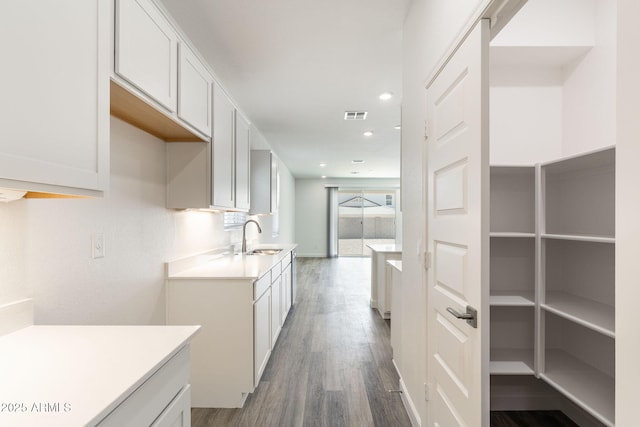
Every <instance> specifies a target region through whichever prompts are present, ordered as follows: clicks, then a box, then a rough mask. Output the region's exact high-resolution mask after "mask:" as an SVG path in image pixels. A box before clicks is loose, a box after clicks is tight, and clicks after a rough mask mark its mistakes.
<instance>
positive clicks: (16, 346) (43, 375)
mask: <svg viewBox="0 0 640 427" xmlns="http://www.w3.org/2000/svg"><path fill="white" fill-rule="evenodd" d="M198 328H199V326H30V327H27V328H24V329H20V330H18V331H16V332H13V333H10V334H7V335H4V336H0V425H2V426H12V427H18V426H20V427H23V426H25V427H26V426H47V427H52V426H65V427H67V426H85V425H95V423H96V422H98V421H100V420H101V419H102V418H104V417H105V416H106V415H107V414H108V413H110V412H111V411H112V410H113V409H114V408H115V407H117V406H118V405H119V404H120V403H121V402H122V401H123V400H124V399H125V398H126V397H127V396H128V395H129V394H130V393H131V392H132V391H134V390H135V389H136V388H138V387H139V386H140V385H141V384H142V383H143V382H144V381H145V380H146V379H148V378H149V377H150V376H151V375H152V374H153V373H154V372H155V371H156V370H157V369H158V368H160V367H161V366H162V365H163V364H164V363H166V362H167V361H168V360H169V359H170V358H171V357H172V356H173V355H174V354H176V353H177V352H178V350H179V349H180V348H182V347H183V346H184V345H185V343H187V342H188V340H189V339H190V338H191V337H192V336H193V335H194V334H195V333H196V331H197V330H198ZM9 405H12V406H11V407H9ZM16 408H18V409H19V412H11V410H14V411H15V410H16ZM23 409H24V411H23ZM46 409H49V411H45V410H46Z"/></svg>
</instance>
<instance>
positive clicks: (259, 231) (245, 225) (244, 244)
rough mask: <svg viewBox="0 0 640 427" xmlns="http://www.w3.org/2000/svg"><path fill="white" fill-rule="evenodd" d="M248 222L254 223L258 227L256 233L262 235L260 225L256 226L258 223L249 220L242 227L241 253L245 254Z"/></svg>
mask: <svg viewBox="0 0 640 427" xmlns="http://www.w3.org/2000/svg"><path fill="white" fill-rule="evenodd" d="M250 222H252V223H254V224H255V225H256V226H257V227H258V233H262V229H261V228H260V224H258V221H256V220H254V219H250V220H248V221H247V222H245V223H244V225H243V226H242V253H245V252H247V224H249V223H250Z"/></svg>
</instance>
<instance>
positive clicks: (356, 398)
mask: <svg viewBox="0 0 640 427" xmlns="http://www.w3.org/2000/svg"><path fill="white" fill-rule="evenodd" d="M297 262H298V264H297V285H298V288H297V290H298V292H297V298H296V304H295V305H294V307H293V308H292V311H291V312H290V313H289V317H288V318H287V321H286V323H285V325H284V326H283V329H282V331H281V332H280V337H279V338H278V342H277V344H276V347H275V349H274V351H273V353H272V354H271V359H270V360H269V364H268V365H267V367H266V369H265V372H264V374H263V376H262V379H261V381H260V384H259V386H258V387H257V388H256V390H255V391H254V393H253V394H251V395H249V397H248V398H247V401H246V403H245V405H244V407H243V408H241V409H203V408H200V409H198V408H194V409H192V411H191V416H192V420H191V423H192V426H194V427H211V426H225V427H226V426H238V427H244V426H247V427H250V426H251V427H253V426H261V427H262V426H278V427H285V426H310V427H311V426H331V427H336V426H354V427H364V426H380V427H390V426H393V427H403V426H407V427H408V426H411V422H410V420H409V417H408V416H407V414H406V412H405V410H404V407H403V406H402V402H401V398H400V395H399V394H398V393H389V391H388V390H395V389H397V388H398V375H397V373H396V371H395V368H394V367H393V364H392V362H391V357H392V356H391V346H390V343H389V325H388V324H387V323H386V322H385V321H384V320H383V319H382V317H380V315H379V314H378V313H377V312H376V311H374V310H373V309H371V308H369V298H370V292H369V289H370V275H371V264H370V259H369V258H332V259H331V258H298V261H297Z"/></svg>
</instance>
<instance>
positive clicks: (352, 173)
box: [351, 171, 360, 175]
mask: <svg viewBox="0 0 640 427" xmlns="http://www.w3.org/2000/svg"><path fill="white" fill-rule="evenodd" d="M359 173H360V172H358V171H351V175H357V174H359Z"/></svg>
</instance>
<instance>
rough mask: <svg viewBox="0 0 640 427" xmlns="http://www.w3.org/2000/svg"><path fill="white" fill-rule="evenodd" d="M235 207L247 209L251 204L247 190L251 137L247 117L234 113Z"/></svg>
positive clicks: (249, 173) (249, 175) (249, 174)
mask: <svg viewBox="0 0 640 427" xmlns="http://www.w3.org/2000/svg"><path fill="white" fill-rule="evenodd" d="M235 165H236V173H235V178H236V181H235V191H236V200H235V201H236V206H235V207H236V208H238V209H242V210H248V209H249V206H250V205H251V194H250V191H249V185H250V179H251V139H250V125H249V122H248V121H247V119H245V118H244V117H243V116H242V115H241V114H239V113H236V161H235Z"/></svg>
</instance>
